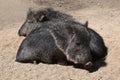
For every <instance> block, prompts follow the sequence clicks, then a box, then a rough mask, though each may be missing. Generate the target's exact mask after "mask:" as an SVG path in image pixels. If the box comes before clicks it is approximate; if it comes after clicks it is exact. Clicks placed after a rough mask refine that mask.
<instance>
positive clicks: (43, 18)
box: [38, 15, 49, 22]
mask: <svg viewBox="0 0 120 80" xmlns="http://www.w3.org/2000/svg"><path fill="white" fill-rule="evenodd" d="M48 20H49V19H48V18H47V17H46V16H45V15H41V16H40V17H39V19H38V22H45V21H48Z"/></svg>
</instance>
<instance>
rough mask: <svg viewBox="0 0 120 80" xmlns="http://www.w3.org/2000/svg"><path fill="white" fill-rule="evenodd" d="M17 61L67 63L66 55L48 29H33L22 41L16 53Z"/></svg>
mask: <svg viewBox="0 0 120 80" xmlns="http://www.w3.org/2000/svg"><path fill="white" fill-rule="evenodd" d="M16 61H17V62H23V63H33V62H34V61H36V62H37V63H39V62H43V63H48V64H52V63H60V64H66V63H67V62H68V61H67V60H66V56H65V55H64V54H63V53H62V52H61V51H60V50H59V49H58V48H57V46H56V45H55V42H54V40H53V38H52V36H51V35H50V34H49V32H48V31H47V30H44V29H39V30H35V31H32V32H31V33H30V34H29V35H28V36H27V37H26V38H25V39H24V40H23V42H22V43H21V45H20V47H19V50H18V52H17V55H16Z"/></svg>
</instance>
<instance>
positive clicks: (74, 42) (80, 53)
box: [42, 20, 93, 68]
mask: <svg viewBox="0 0 120 80" xmlns="http://www.w3.org/2000/svg"><path fill="white" fill-rule="evenodd" d="M51 24H52V22H51ZM51 24H49V28H48V29H47V30H48V31H49V32H50V34H51V35H52V37H53V38H54V40H55V43H56V45H57V47H58V48H59V49H60V50H61V51H62V52H63V53H64V54H65V55H66V57H67V60H69V61H71V62H74V63H75V64H80V65H83V66H84V67H85V68H89V67H91V66H92V65H93V64H92V56H91V53H90V39H91V37H90V33H89V31H88V29H87V27H86V26H83V25H81V24H79V23H77V22H74V21H63V20H62V21H61V20H59V21H57V23H55V22H54V25H52V26H50V25H51ZM42 27H45V26H42Z"/></svg>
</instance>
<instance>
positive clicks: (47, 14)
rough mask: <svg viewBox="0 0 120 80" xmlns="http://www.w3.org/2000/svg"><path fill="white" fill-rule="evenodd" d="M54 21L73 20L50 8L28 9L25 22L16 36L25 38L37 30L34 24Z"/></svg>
mask: <svg viewBox="0 0 120 80" xmlns="http://www.w3.org/2000/svg"><path fill="white" fill-rule="evenodd" d="M56 19H59V20H60V19H62V20H73V18H72V16H70V15H67V14H64V13H62V12H59V11H56V10H54V9H52V8H44V9H40V10H37V11H36V10H32V9H29V11H28V14H27V18H26V21H25V22H24V24H23V25H22V26H21V28H20V29H19V31H18V34H19V36H27V35H28V34H29V33H30V32H31V31H32V30H34V29H36V28H37V27H36V26H35V25H36V23H41V24H43V23H46V22H48V21H52V20H56ZM39 25H40V24H39Z"/></svg>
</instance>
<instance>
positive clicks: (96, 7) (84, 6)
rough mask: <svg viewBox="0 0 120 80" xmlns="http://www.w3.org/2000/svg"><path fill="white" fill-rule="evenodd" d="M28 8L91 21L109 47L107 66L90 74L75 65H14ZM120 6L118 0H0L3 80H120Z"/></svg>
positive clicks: (0, 53) (0, 67) (1, 79)
mask: <svg viewBox="0 0 120 80" xmlns="http://www.w3.org/2000/svg"><path fill="white" fill-rule="evenodd" d="M29 7H55V9H57V10H60V11H63V12H65V13H67V14H71V15H72V16H73V17H74V18H75V19H76V20H77V21H80V22H82V23H84V22H85V21H86V20H88V21H89V27H91V28H92V29H94V30H95V31H97V32H98V33H99V34H100V35H101V36H102V37H103V38H104V41H105V43H106V45H107V47H108V56H107V59H106V63H107V65H106V66H104V67H101V68H99V69H98V70H97V71H95V72H92V73H89V72H88V71H86V70H83V69H78V68H74V67H72V66H62V65H58V64H54V65H48V64H43V63H40V64H38V65H34V64H22V63H18V62H15V56H16V53H17V49H18V47H19V45H20V43H21V41H22V40H23V39H24V37H19V36H18V34H17V32H18V30H19V28H20V27H21V25H22V24H23V22H24V21H25V18H26V13H27V10H28V8H29ZM119 7H120V1H119V0H0V80H120V8H119Z"/></svg>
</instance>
